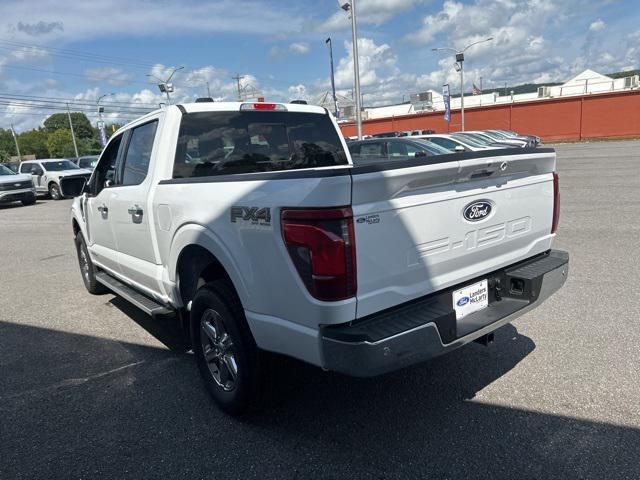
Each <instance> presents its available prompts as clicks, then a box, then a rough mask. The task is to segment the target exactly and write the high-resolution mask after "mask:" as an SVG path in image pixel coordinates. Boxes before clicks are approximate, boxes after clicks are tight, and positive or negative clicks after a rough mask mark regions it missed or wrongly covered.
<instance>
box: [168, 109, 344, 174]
mask: <svg viewBox="0 0 640 480" xmlns="http://www.w3.org/2000/svg"><path fill="white" fill-rule="evenodd" d="M346 164H347V156H346V154H345V152H344V149H343V148H342V143H341V141H340V137H339V136H338V132H337V131H336V129H335V127H334V125H333V123H332V122H331V120H330V119H329V116H328V115H325V114H318V113H298V112H295V113H294V112H265V111H240V112H197V113H189V114H185V115H183V116H182V123H181V125H180V134H179V137H178V146H177V149H176V157H175V163H174V168H173V177H174V178H189V177H202V176H210V175H228V174H238V173H256V172H273V171H283V170H295V169H300V168H314V167H327V166H335V165H346Z"/></svg>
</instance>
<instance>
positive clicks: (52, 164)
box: [20, 158, 91, 200]
mask: <svg viewBox="0 0 640 480" xmlns="http://www.w3.org/2000/svg"><path fill="white" fill-rule="evenodd" d="M20 173H25V174H30V175H31V178H32V179H33V184H34V186H35V188H36V192H37V193H45V194H47V193H48V194H49V196H50V197H51V198H52V199H53V200H60V199H61V198H63V196H62V194H61V193H60V179H61V178H63V177H66V176H68V175H84V176H86V178H87V179H89V177H90V176H91V170H87V169H86V168H79V167H78V166H77V165H76V164H75V163H73V162H72V161H71V160H67V159H65V158H63V159H53V158H51V159H43V160H26V161H24V162H22V163H21V164H20Z"/></svg>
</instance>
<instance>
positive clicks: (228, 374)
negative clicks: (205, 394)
mask: <svg viewBox="0 0 640 480" xmlns="http://www.w3.org/2000/svg"><path fill="white" fill-rule="evenodd" d="M191 339H192V343H193V351H194V354H195V357H196V362H197V364H198V369H199V370H200V374H201V376H202V379H203V381H204V384H205V386H206V388H207V390H208V391H209V393H210V394H211V396H212V397H213V399H214V401H215V402H216V403H217V404H218V406H219V407H220V408H221V409H222V410H224V411H225V412H227V413H230V414H232V415H238V414H241V413H243V412H244V411H245V410H246V409H247V408H248V407H249V406H250V405H251V403H252V402H253V401H254V400H255V399H256V397H257V392H258V383H259V373H260V372H259V367H258V356H259V351H258V347H257V346H256V343H255V341H254V339H253V336H252V335H251V331H250V330H249V326H248V324H247V321H246V319H245V316H244V311H243V309H242V305H241V304H240V301H239V300H238V298H237V296H236V295H235V293H234V291H233V290H232V288H231V286H230V285H229V283H228V282H226V281H223V280H217V281H214V282H210V283H208V284H206V285H204V286H203V287H201V288H200V289H199V290H198V291H197V292H196V295H195V297H194V299H193V302H192V307H191Z"/></svg>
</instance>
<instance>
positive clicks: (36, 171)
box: [20, 163, 44, 175]
mask: <svg viewBox="0 0 640 480" xmlns="http://www.w3.org/2000/svg"><path fill="white" fill-rule="evenodd" d="M20 173H30V174H31V175H42V174H43V173H44V172H43V171H42V167H40V165H38V164H37V163H23V164H22V165H21V166H20Z"/></svg>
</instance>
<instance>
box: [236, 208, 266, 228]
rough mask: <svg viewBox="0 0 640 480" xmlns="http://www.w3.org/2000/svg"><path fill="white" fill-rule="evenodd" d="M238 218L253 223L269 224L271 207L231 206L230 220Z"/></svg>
mask: <svg viewBox="0 0 640 480" xmlns="http://www.w3.org/2000/svg"><path fill="white" fill-rule="evenodd" d="M238 220H244V221H246V222H251V223H252V224H253V225H271V209H270V208H268V207H263V208H260V207H237V206H236V207H231V222H233V223H236V222H237V221H238Z"/></svg>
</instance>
